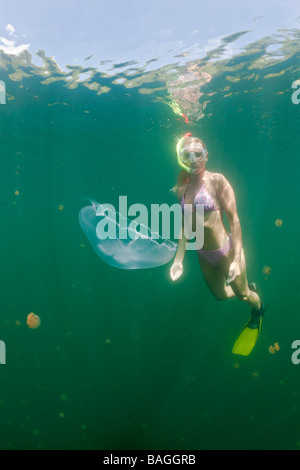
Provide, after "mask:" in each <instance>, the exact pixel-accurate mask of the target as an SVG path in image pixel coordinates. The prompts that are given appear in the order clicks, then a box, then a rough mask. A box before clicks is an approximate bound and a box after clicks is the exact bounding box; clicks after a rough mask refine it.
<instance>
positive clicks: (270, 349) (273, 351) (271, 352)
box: [269, 346, 275, 354]
mask: <svg viewBox="0 0 300 470" xmlns="http://www.w3.org/2000/svg"><path fill="white" fill-rule="evenodd" d="M269 353H270V354H275V349H274V347H273V346H269Z"/></svg>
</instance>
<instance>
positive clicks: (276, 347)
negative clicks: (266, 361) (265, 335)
mask: <svg viewBox="0 0 300 470" xmlns="http://www.w3.org/2000/svg"><path fill="white" fill-rule="evenodd" d="M274 349H275V351H280V346H279V344H278V343H274Z"/></svg>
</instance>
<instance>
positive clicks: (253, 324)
mask: <svg viewBox="0 0 300 470" xmlns="http://www.w3.org/2000/svg"><path fill="white" fill-rule="evenodd" d="M265 310H266V309H265V308H264V307H263V305H261V307H260V309H259V310H252V313H251V317H250V319H249V321H248V323H247V325H246V326H245V328H244V329H243V331H242V333H241V334H240V336H239V337H238V339H237V340H236V342H235V344H234V346H233V349H232V352H233V354H239V355H240V356H249V354H250V353H251V352H252V350H253V348H254V346H255V345H256V343H257V340H258V336H259V333H260V329H261V324H262V317H263V315H264V313H265Z"/></svg>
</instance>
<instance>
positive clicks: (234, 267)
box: [226, 261, 241, 284]
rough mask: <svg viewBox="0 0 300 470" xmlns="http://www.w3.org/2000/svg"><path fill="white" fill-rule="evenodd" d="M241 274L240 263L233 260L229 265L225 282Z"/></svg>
mask: <svg viewBox="0 0 300 470" xmlns="http://www.w3.org/2000/svg"><path fill="white" fill-rule="evenodd" d="M240 274H241V268H240V263H238V261H233V263H231V265H230V267H229V273H228V278H227V280H226V282H227V284H230V282H232V281H234V280H235V278H236V277H237V276H239V275H240Z"/></svg>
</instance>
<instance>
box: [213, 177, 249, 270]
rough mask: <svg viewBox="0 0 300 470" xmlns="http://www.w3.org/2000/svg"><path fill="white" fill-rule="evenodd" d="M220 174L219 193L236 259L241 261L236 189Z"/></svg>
mask: <svg viewBox="0 0 300 470" xmlns="http://www.w3.org/2000/svg"><path fill="white" fill-rule="evenodd" d="M218 176H219V178H218V189H217V193H218V196H219V199H220V201H221V204H222V206H223V209H224V212H225V214H226V216H227V219H228V222H229V226H230V231H231V236H232V244H233V250H234V261H236V262H237V263H240V261H241V256H242V248H243V244H242V229H241V224H240V220H239V217H238V213H237V207H236V199H235V195H234V191H233V189H232V187H231V186H230V184H229V182H228V181H227V179H226V178H225V176H223V175H221V174H220V175H218Z"/></svg>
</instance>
